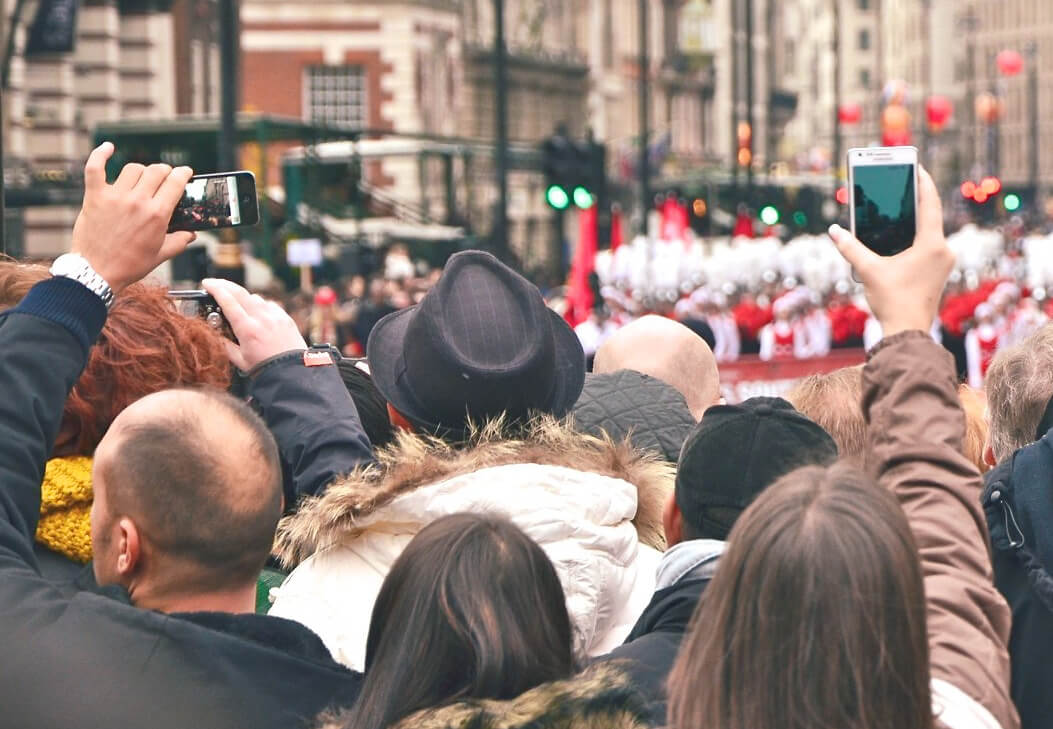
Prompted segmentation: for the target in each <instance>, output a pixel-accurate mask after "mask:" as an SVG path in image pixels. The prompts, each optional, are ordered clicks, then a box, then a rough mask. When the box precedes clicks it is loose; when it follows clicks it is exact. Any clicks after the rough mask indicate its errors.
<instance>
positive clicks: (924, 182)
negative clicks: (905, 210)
mask: <svg viewBox="0 0 1053 729" xmlns="http://www.w3.org/2000/svg"><path fill="white" fill-rule="evenodd" d="M918 232H926V233H938V234H939V235H936V236H931V237H925V236H919V237H925V238H926V240H925V242H934V241H940V240H942V236H943V203H942V202H941V201H940V192H939V190H937V189H936V183H935V182H933V181H932V177H931V176H930V175H929V173H928V171H927V170H926V169H925V168H924V167H920V166H919V167H918Z"/></svg>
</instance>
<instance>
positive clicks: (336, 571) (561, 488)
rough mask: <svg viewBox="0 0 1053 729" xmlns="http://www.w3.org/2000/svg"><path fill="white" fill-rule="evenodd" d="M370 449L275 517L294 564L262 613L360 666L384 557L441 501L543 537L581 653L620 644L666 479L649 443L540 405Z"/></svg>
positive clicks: (643, 590) (649, 586) (639, 601)
mask: <svg viewBox="0 0 1053 729" xmlns="http://www.w3.org/2000/svg"><path fill="white" fill-rule="evenodd" d="M377 459H378V460H377V462H376V463H374V464H372V465H370V466H368V467H365V468H363V469H360V470H358V471H356V472H354V473H352V474H351V475H350V476H348V477H347V478H345V479H343V480H341V481H338V482H336V483H334V484H332V485H331V486H330V487H329V489H328V490H327V491H326V492H325V493H324V494H323V495H321V496H319V497H317V498H314V499H310V500H308V501H306V502H305V503H304V504H302V506H301V508H300V511H299V512H298V513H297V514H296V515H294V516H292V517H290V518H288V519H286V520H284V521H283V522H282V524H281V526H280V528H279V536H278V553H279V554H280V555H281V557H282V558H283V559H284V561H285V564H287V565H290V566H292V565H296V569H295V570H293V572H292V574H291V575H289V577H288V579H287V580H286V581H285V582H284V583H283V584H282V586H281V587H280V588H277V589H276V590H272V592H271V594H272V595H273V596H274V597H275V601H274V605H273V606H272V608H271V611H270V612H271V614H272V615H277V616H278V617H284V618H289V619H290V620H297V621H299V622H301V623H303V624H304V625H306V626H307V627H309V628H310V629H311V630H313V631H314V632H315V633H317V634H318V635H319V636H320V637H321V638H322V640H323V641H325V644H326V646H327V647H328V648H329V650H330V651H331V652H332V654H333V657H334V658H336V660H338V661H340V662H341V663H343V664H345V665H347V666H349V667H350V668H353V669H355V670H362V669H363V668H364V666H365V645H366V637H367V634H368V631H369V622H370V617H371V614H372V609H373V603H374V602H375V601H376V596H377V594H378V593H379V592H380V588H381V586H382V584H383V581H384V578H385V577H386V576H387V573H388V571H389V570H390V569H391V566H392V565H393V564H394V562H395V560H396V559H398V556H399V555H400V554H401V553H402V550H404V549H405V548H406V545H407V544H409V542H410V540H411V539H412V538H413V537H414V536H415V535H416V534H417V533H418V532H419V531H420V530H421V529H423V528H424V527H426V526H427V525H428V524H431V523H433V522H434V521H436V520H438V519H441V518H443V517H444V516H448V515H450V514H456V513H460V512H471V513H478V514H495V515H500V516H504V517H506V518H509V519H511V520H512V521H513V522H515V523H516V524H517V525H518V526H519V527H520V528H521V529H523V530H524V531H525V532H526V533H527V534H528V535H529V536H530V537H531V538H532V539H534V541H536V542H537V543H538V544H539V545H540V546H541V548H542V549H544V550H545V553H546V554H547V555H548V557H549V559H551V560H552V564H553V566H554V567H555V568H556V574H557V575H559V578H560V582H561V583H562V585H563V592H564V595H565V596H566V601H567V611H568V613H569V614H570V618H571V622H572V625H573V629H574V646H575V650H576V651H577V653H578V655H580V656H586V655H590V656H596V655H602V654H604V653H607V652H609V651H610V650H612V649H613V648H615V647H616V646H618V645H620V644H621V643H622V641H624V640H625V636H626V635H628V634H629V631H630V630H631V629H632V626H633V624H634V623H635V622H636V619H637V618H638V617H639V615H640V613H641V612H643V610H644V608H645V607H646V606H647V603H648V602H649V601H650V599H651V595H652V594H653V593H654V584H655V572H656V570H657V567H658V563H659V561H660V559H661V551H662V549H663V548H664V546H665V544H664V539H663V537H662V509H663V506H664V503H665V501H666V498H667V496H668V495H669V494H670V493H671V492H672V489H673V481H674V475H673V469H672V466H671V465H670V464H668V463H665V462H664V461H660V460H659V457H658V456H655V455H648V454H643V453H641V452H638V451H634V450H633V449H632V448H631V446H629V445H628V444H626V443H620V444H617V443H613V442H611V441H610V440H603V439H600V438H595V437H591V436H585V435H581V434H579V433H576V432H574V431H573V430H572V429H571V428H570V427H569V426H568V425H567V424H566V423H563V422H559V421H556V420H554V419H552V418H546V419H540V420H538V421H536V422H535V423H533V424H532V425H531V426H529V427H528V428H527V429H526V430H525V431H523V430H520V431H519V432H517V433H515V434H513V433H511V432H510V431H508V430H506V429H505V428H503V427H502V424H501V423H500V422H495V423H490V424H488V425H487V426H485V427H482V428H480V429H478V430H476V431H475V432H474V433H473V434H472V436H471V439H470V440H469V441H468V442H467V443H466V444H464V445H463V446H462V447H459V448H455V447H452V446H450V445H448V444H446V443H443V442H442V441H439V440H435V439H432V438H425V437H420V436H414V435H402V436H400V438H399V440H398V441H397V442H396V443H394V444H393V445H392V446H390V447H388V448H386V449H383V450H381V451H380V453H379V454H378V456H377ZM481 587H483V588H484V589H485V586H481Z"/></svg>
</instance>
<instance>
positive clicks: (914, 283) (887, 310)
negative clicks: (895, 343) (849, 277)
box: [830, 168, 954, 337]
mask: <svg viewBox="0 0 1053 729" xmlns="http://www.w3.org/2000/svg"><path fill="white" fill-rule="evenodd" d="M918 178H919V186H918V192H919V199H918V233H917V235H916V236H915V238H914V245H913V246H911V247H910V248H908V249H907V250H905V251H903V252H902V253H900V254H898V255H895V256H888V257H886V256H879V255H878V254H876V253H874V252H873V251H871V250H870V249H869V248H867V247H866V246H864V245H863V244H862V243H860V242H859V241H858V240H856V238H855V237H854V236H853V235H852V234H851V233H850V232H848V231H847V230H845V229H844V228H842V227H841V226H839V225H832V226H830V237H831V238H833V240H834V243H835V244H837V249H838V250H839V251H840V252H841V255H842V256H844V257H845V260H847V261H848V262H849V263H851V264H852V267H853V268H854V269H855V272H856V275H857V276H858V277H859V280H860V281H861V282H862V283H863V287H864V289H865V291H866V297H867V303H869V304H870V308H871V310H873V312H874V316H875V317H877V320H878V321H879V322H881V328H882V330H883V332H884V335H885V336H886V337H887V336H891V335H892V334H896V333H897V332H902V331H906V330H910V329H920V330H921V331H924V332H927V331H929V328H930V327H931V326H932V320H933V319H934V318H935V317H936V314H937V311H938V310H939V305H940V295H941V294H942V293H943V287H944V285H945V284H946V283H947V276H949V275H950V273H951V269H952V268H953V267H954V253H953V252H952V251H951V249H950V248H949V247H948V246H947V240H946V239H945V238H944V236H943V206H942V205H941V203H940V195H939V192H938V191H937V190H936V185H935V184H934V183H933V181H932V178H931V177H929V173H928V172H926V171H925V170H924V169H920V168H919V170H918Z"/></svg>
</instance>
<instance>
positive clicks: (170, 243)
mask: <svg viewBox="0 0 1053 729" xmlns="http://www.w3.org/2000/svg"><path fill="white" fill-rule="evenodd" d="M195 240H197V233H192V232H190V231H186V230H180V231H178V232H175V233H169V234H168V235H166V236H165V240H164V243H162V244H161V250H160V251H158V252H157V259H158V260H157V263H158V265H160V264H161V263H163V262H164V261H167V260H168V259H169V258H174V257H175V256H178V255H179V254H180V253H182V252H183V251H185V250H186V247H187V246H188V245H190V244H191V243H193V242H194V241H195Z"/></svg>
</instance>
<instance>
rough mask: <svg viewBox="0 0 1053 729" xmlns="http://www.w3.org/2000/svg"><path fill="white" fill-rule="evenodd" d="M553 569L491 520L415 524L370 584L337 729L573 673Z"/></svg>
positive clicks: (382, 725)
mask: <svg viewBox="0 0 1053 729" xmlns="http://www.w3.org/2000/svg"><path fill="white" fill-rule="evenodd" d="M571 643H572V635H571V625H570V617H569V616H568V614H567V606H566V602H565V599H564V596H563V586H562V585H561V584H560V581H559V577H558V576H557V575H556V570H555V569H554V568H553V566H552V563H551V562H550V561H549V559H548V557H547V556H546V555H545V553H544V551H542V549H541V547H539V546H538V545H537V544H536V543H535V542H534V541H533V540H532V539H530V537H528V536H527V535H526V534H524V533H523V531H522V530H520V529H519V528H518V527H517V526H515V525H514V524H513V523H512V522H510V521H508V520H506V519H503V518H499V517H494V516H480V515H476V514H454V515H452V516H447V517H444V518H442V519H439V520H438V521H436V522H434V523H432V524H431V525H429V526H427V527H425V528H424V529H422V530H421V531H420V533H419V534H417V536H416V537H414V539H413V541H411V542H410V543H409V545H408V546H407V547H406V549H405V551H404V552H403V553H402V555H401V556H400V557H399V558H398V559H397V560H396V561H395V564H394V565H393V566H392V568H391V572H390V573H388V576H387V578H386V579H385V580H384V584H383V586H382V587H381V588H380V594H379V595H378V596H377V601H376V604H375V605H374V607H373V617H372V620H371V621H370V625H369V639H368V641H367V643H366V680H365V683H364V684H363V686H362V694H361V697H360V698H359V700H358V703H357V704H356V705H355V706H354V708H352V709H351V710H349V711H348V712H346V713H345V714H343V715H342V716H340V717H338V718H337V721H336V723H337V725H339V726H342V727H344V728H345V729H387V727H389V726H391V725H393V724H395V723H396V722H398V721H399V720H400V719H403V718H404V717H406V716H409V715H410V714H412V713H414V712H416V711H419V710H420V709H425V708H429V707H433V706H439V705H443V704H448V703H452V702H454V701H457V700H459V699H464V698H492V699H509V698H514V697H515V696H518V695H519V694H521V693H523V692H524V691H527V690H529V689H531V688H533V687H535V686H537V685H539V684H542V683H545V682H547V681H553V680H557V679H562V678H567V677H568V676H570V675H571V674H572V673H573V671H574V659H573V653H572V647H571Z"/></svg>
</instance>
